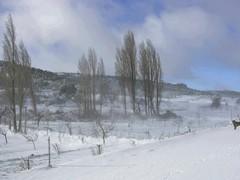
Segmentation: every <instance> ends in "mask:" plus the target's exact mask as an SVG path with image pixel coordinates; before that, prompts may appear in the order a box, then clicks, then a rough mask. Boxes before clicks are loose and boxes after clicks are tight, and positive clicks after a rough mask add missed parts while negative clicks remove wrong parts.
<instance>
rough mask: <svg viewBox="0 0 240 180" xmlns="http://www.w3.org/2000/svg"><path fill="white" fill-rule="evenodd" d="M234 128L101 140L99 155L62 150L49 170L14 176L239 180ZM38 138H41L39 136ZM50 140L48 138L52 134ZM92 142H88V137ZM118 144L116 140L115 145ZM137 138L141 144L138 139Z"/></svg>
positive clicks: (21, 179) (31, 179) (30, 179)
mask: <svg viewBox="0 0 240 180" xmlns="http://www.w3.org/2000/svg"><path fill="white" fill-rule="evenodd" d="M239 136H240V131H239V130H237V131H234V130H233V128H232V126H229V127H222V128H214V129H207V130H201V131H198V132H195V133H189V134H186V135H181V136H176V137H172V138H166V139H164V140H144V141H139V142H137V141H136V144H135V145H133V144H131V143H130V141H129V139H121V140H118V139H115V138H114V137H112V138H109V139H108V140H107V145H106V146H105V147H104V153H103V154H102V155H98V156H94V155H92V153H91V151H90V149H83V150H79V151H73V152H69V153H66V154H62V155H60V156H59V157H58V159H59V160H58V161H55V162H54V164H53V168H46V166H47V165H46V164H47V163H46V164H45V165H44V166H43V165H42V166H36V167H34V168H33V169H31V170H26V171H22V172H18V173H14V174H11V175H10V176H8V178H9V179H14V180H42V179H51V180H77V179H81V180H95V179H96V180H99V179H103V180H132V179H138V180H156V179H160V180H161V179H163V180H187V179H194V180H202V179H205V180H208V179H209V180H212V179H217V180H239V174H238V173H239V161H240V138H239ZM40 139H41V136H40ZM53 139H54V138H53ZM88 141H89V142H93V140H90V139H89V140H88ZM116 142H118V143H116ZM141 142H142V143H141Z"/></svg>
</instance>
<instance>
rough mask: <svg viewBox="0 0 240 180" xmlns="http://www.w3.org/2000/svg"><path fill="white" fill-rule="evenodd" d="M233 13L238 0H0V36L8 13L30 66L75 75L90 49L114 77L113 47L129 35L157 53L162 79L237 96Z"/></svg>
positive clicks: (238, 58)
mask: <svg viewBox="0 0 240 180" xmlns="http://www.w3.org/2000/svg"><path fill="white" fill-rule="evenodd" d="M239 9H240V1H239V0H228V1H226V0H181V1H179V0H0V35H1V36H0V37H1V39H2V33H3V32H4V24H5V20H6V17H7V15H8V14H9V13H11V14H12V15H13V18H14V22H15V25H16V29H17V36H18V39H19V40H20V39H23V40H24V42H25V44H26V46H27V48H28V50H29V52H30V55H31V57H32V65H33V66H35V67H39V68H42V69H47V70H51V71H56V72H59V71H60V72H63V71H65V72H77V62H78V59H79V57H81V55H82V54H83V53H84V52H86V51H87V49H88V48H89V47H94V48H95V49H96V51H97V54H98V56H99V57H102V58H103V59H104V62H105V66H106V71H107V73H108V74H114V61H115V50H116V47H117V46H119V45H120V44H121V41H122V36H123V34H124V33H125V32H126V31H127V30H132V31H133V32H134V33H135V36H136V40H137V42H140V41H142V40H144V39H146V38H149V39H151V40H152V42H153V43H154V45H155V46H156V48H157V50H158V52H159V53H160V56H161V60H162V66H163V71H164V80H166V81H169V82H174V83H180V82H183V83H187V84H188V85H189V86H190V87H193V88H198V89H221V90H222V89H233V90H240V18H239V17H240V11H239ZM1 54H2V52H1V51H0V55H1Z"/></svg>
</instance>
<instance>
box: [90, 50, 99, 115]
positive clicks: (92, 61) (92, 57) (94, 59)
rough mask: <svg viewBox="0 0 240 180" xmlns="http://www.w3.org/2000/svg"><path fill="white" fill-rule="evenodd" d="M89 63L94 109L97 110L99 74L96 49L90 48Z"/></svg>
mask: <svg viewBox="0 0 240 180" xmlns="http://www.w3.org/2000/svg"><path fill="white" fill-rule="evenodd" d="M88 63H89V66H90V76H91V90H92V97H91V98H92V109H93V110H94V111H96V75H97V55H96V52H95V50H94V49H92V48H90V49H89V50H88Z"/></svg>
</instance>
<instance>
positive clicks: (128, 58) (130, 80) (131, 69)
mask: <svg viewBox="0 0 240 180" xmlns="http://www.w3.org/2000/svg"><path fill="white" fill-rule="evenodd" d="M118 51H119V50H117V55H116V56H117V59H118V57H120V56H122V58H123V61H124V64H126V66H125V68H126V69H125V73H126V81H127V88H128V91H129V94H130V97H131V103H132V109H133V112H134V113H135V112H136V108H135V105H136V76H137V57H136V54H137V48H136V44H135V38H134V34H133V32H131V31H128V32H127V34H125V36H124V43H123V46H122V48H121V50H120V53H119V52H118ZM119 54H121V55H120V56H119ZM117 61H118V60H117Z"/></svg>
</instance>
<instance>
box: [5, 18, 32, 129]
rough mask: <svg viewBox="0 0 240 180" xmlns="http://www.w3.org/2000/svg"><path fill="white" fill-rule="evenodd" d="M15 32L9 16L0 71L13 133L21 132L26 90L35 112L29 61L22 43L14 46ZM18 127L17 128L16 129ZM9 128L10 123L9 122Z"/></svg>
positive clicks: (15, 42)
mask: <svg viewBox="0 0 240 180" xmlns="http://www.w3.org/2000/svg"><path fill="white" fill-rule="evenodd" d="M16 44H17V41H16V31H15V27H14V24H13V20H12V17H11V15H9V17H8V20H7V22H6V32H5V33H4V41H3V59H4V61H5V62H6V63H5V64H4V67H3V68H2V69H1V78H2V81H3V82H4V83H3V84H4V88H5V93H6V96H7V98H8V101H9V105H10V107H11V112H12V113H11V114H12V116H13V128H14V131H15V132H17V131H21V130H22V109H23V106H24V100H25V97H26V94H27V90H30V97H31V99H32V102H33V107H34V112H36V101H35V95H34V90H33V83H32V82H33V81H32V75H31V59H30V56H29V54H28V52H27V49H26V48H25V46H24V44H23V42H21V43H20V44H19V47H18V46H17V45H16ZM17 106H18V109H19V124H18V125H17V112H16V109H17V108H16V107H17ZM17 126H18V127H17ZM10 128H11V121H10Z"/></svg>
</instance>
